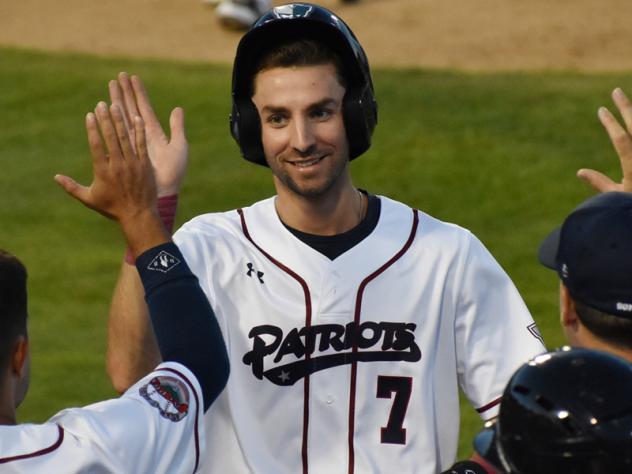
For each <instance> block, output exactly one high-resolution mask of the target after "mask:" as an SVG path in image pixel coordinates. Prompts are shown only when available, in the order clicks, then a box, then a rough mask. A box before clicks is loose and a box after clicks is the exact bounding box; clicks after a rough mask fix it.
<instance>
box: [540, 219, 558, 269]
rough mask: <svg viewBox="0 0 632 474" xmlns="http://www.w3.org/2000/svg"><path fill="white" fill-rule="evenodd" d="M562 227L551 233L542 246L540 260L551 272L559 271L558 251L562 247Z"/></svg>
mask: <svg viewBox="0 0 632 474" xmlns="http://www.w3.org/2000/svg"><path fill="white" fill-rule="evenodd" d="M561 233H562V227H561V226H560V227H558V228H557V229H555V230H554V231H553V232H551V233H550V234H549V235H547V237H546V238H545V239H544V240H543V241H542V243H541V244H540V249H539V250H538V259H539V260H540V263H541V264H542V265H544V266H545V267H547V268H550V269H551V270H557V251H558V249H559V246H560V234H561Z"/></svg>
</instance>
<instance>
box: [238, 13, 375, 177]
mask: <svg viewBox="0 0 632 474" xmlns="http://www.w3.org/2000/svg"><path fill="white" fill-rule="evenodd" d="M298 38H305V39H313V40H316V41H318V42H320V43H322V44H325V45H326V46H327V47H329V48H330V49H331V50H332V51H334V52H336V53H337V54H339V55H340V57H341V60H342V65H343V68H344V70H343V74H344V77H345V80H346V82H347V84H346V86H347V89H346V92H345V97H344V103H343V117H344V124H345V129H346V133H347V139H348V141H349V159H354V158H356V157H357V156H360V155H361V154H362V153H364V152H365V151H366V150H367V149H368V148H369V146H370V145H371V134H372V133H373V129H374V128H375V125H376V123H377V103H376V101H375V97H374V91H373V82H372V80H371V73H370V69H369V63H368V60H367V57H366V54H365V53H364V50H363V49H362V46H360V43H359V42H358V40H357V39H356V37H355V35H354V34H353V32H352V31H351V29H350V28H349V27H348V26H347V24H346V23H345V22H344V21H342V20H341V19H340V18H338V17H337V16H336V15H335V14H334V13H332V12H331V11H329V10H327V9H326V8H323V7H320V6H318V5H312V4H309V3H291V4H288V5H282V6H278V7H275V8H273V9H272V10H270V11H269V12H268V13H266V14H264V15H263V16H262V17H261V18H259V20H258V21H257V22H256V23H255V24H254V25H253V26H252V28H251V29H250V31H248V33H246V34H245V35H244V36H243V38H242V39H241V41H240V42H239V46H238V47H237V53H236V55H235V63H234V66H233V84H232V98H233V108H232V113H231V115H230V130H231V133H232V135H233V137H234V138H235V140H236V141H237V143H238V145H239V148H240V149H241V154H242V155H243V157H244V158H245V159H247V160H249V161H252V162H254V163H257V164H260V165H264V166H267V163H266V159H265V155H264V153H263V145H262V143H261V122H260V120H259V113H258V112H257V109H256V107H255V105H254V104H253V102H252V100H251V97H250V94H251V83H252V80H253V76H254V74H255V67H256V64H257V62H258V60H259V58H260V57H261V55H262V54H264V53H265V52H266V51H268V50H270V49H271V48H272V47H274V46H275V45H278V44H280V43H283V42H285V41H287V40H289V39H298Z"/></svg>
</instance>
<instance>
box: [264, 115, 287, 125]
mask: <svg viewBox="0 0 632 474" xmlns="http://www.w3.org/2000/svg"><path fill="white" fill-rule="evenodd" d="M266 122H267V123H268V124H270V125H271V126H273V127H275V128H280V127H283V126H284V125H286V124H287V117H285V116H284V115H283V114H270V115H268V117H267V118H266Z"/></svg>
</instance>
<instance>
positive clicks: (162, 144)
mask: <svg viewBox="0 0 632 474" xmlns="http://www.w3.org/2000/svg"><path fill="white" fill-rule="evenodd" d="M108 89H109V92H110V99H111V101H112V105H116V106H118V107H119V108H120V110H121V111H122V113H123V120H124V123H125V126H126V127H127V130H128V132H129V134H130V137H131V141H132V143H134V142H135V139H134V134H135V133H136V131H135V127H134V124H133V117H135V116H140V117H142V119H143V122H144V124H145V136H146V142H147V150H148V153H149V159H150V161H151V163H152V165H153V167H154V172H155V177H156V186H157V190H158V196H159V197H161V196H169V195H173V194H177V193H178V192H179V190H180V186H181V184H182V180H183V179H184V174H185V172H186V167H187V162H188V153H189V146H188V143H187V140H186V136H185V133H184V111H183V110H182V109H181V108H180V107H176V108H175V109H173V110H172V111H171V116H170V118H169V128H170V137H167V135H166V134H165V132H164V131H163V129H162V127H161V125H160V122H159V121H158V118H157V117H156V113H155V112H154V109H153V108H152V106H151V102H150V101H149V96H148V95H147V91H146V90H145V87H144V85H143V82H142V81H141V80H140V78H139V77H138V76H131V77H130V76H129V75H128V74H127V73H125V72H121V73H120V74H119V75H118V79H117V80H112V81H110V82H109V84H108Z"/></svg>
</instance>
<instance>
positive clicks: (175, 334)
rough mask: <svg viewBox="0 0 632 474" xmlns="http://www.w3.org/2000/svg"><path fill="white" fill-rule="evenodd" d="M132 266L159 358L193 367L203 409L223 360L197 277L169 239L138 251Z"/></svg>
mask: <svg viewBox="0 0 632 474" xmlns="http://www.w3.org/2000/svg"><path fill="white" fill-rule="evenodd" d="M136 268H137V269H138V273H139V274H140V277H141V281H142V282H143V286H144V288H145V300H146V301H147V306H148V308H149V315H150V318H151V323H152V325H153V329H154V333H155V335H156V340H157V342H158V347H159V349H160V354H161V356H162V359H163V361H165V362H167V361H173V362H179V363H180V364H182V365H184V366H186V367H187V368H188V369H189V370H190V371H191V372H193V374H194V375H195V376H196V378H197V379H198V381H199V383H200V386H201V388H202V394H203V398H204V410H205V411H206V410H207V409H208V408H209V407H210V406H211V403H212V402H213V401H214V400H215V399H216V398H217V396H218V395H219V394H220V392H221V391H222V390H223V389H224V387H225V386H226V382H227V380H228V373H229V365H228V354H227V352H226V345H225V344H224V340H223V338H222V333H221V330H220V328H219V325H218V323H217V319H216V317H215V314H214V312H213V310H212V308H211V306H210V304H209V302H208V300H207V298H206V296H205V295H204V292H203V291H202V289H201V288H200V285H199V283H198V279H197V277H196V276H195V275H193V273H192V272H191V270H190V269H189V266H188V265H187V263H186V261H185V260H184V257H183V255H182V253H181V252H180V249H178V247H177V246H176V245H175V244H174V243H173V242H169V243H166V244H162V245H159V246H157V247H154V248H152V249H150V250H147V251H146V252H144V253H143V254H142V255H140V256H139V257H138V258H137V259H136Z"/></svg>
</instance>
